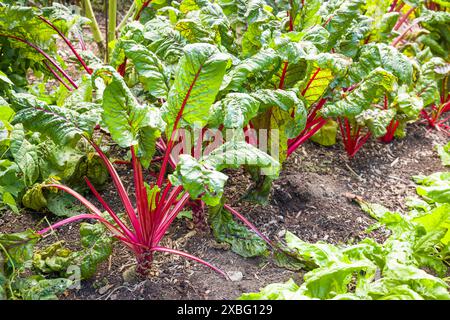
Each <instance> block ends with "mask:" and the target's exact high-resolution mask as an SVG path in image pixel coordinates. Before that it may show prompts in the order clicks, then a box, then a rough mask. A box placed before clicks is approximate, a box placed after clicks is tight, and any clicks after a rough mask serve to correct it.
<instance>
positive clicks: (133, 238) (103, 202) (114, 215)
mask: <svg viewBox="0 0 450 320" xmlns="http://www.w3.org/2000/svg"><path fill="white" fill-rule="evenodd" d="M84 180H85V181H86V184H87V185H88V187H89V189H90V190H91V192H92V193H93V194H94V196H95V198H97V200H98V202H100V204H101V205H102V206H103V208H105V210H106V211H107V212H108V213H109V215H110V216H111V218H112V219H113V220H114V222H115V223H117V225H118V226H119V228H120V229H121V230H122V231H123V233H124V234H125V235H126V236H127V237H128V238H129V239H131V240H133V241H134V242H136V241H137V239H136V237H135V236H134V234H132V233H131V231H130V230H129V229H128V228H127V226H125V225H124V224H123V222H122V221H121V220H120V219H119V217H117V215H116V214H115V212H114V211H113V210H112V209H111V207H110V206H109V205H108V203H106V201H105V200H104V199H103V197H102V196H101V195H100V194H99V193H98V191H97V190H96V189H95V187H94V186H93V185H92V183H91V182H90V181H89V179H88V178H87V177H84Z"/></svg>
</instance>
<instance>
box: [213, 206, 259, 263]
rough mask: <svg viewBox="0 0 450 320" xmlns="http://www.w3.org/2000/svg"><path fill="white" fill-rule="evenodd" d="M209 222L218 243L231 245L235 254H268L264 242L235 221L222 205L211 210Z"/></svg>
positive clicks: (245, 255)
mask: <svg viewBox="0 0 450 320" xmlns="http://www.w3.org/2000/svg"><path fill="white" fill-rule="evenodd" d="M208 220H209V222H210V225H211V228H212V230H213V234H214V237H215V238H216V239H217V241H219V242H225V243H228V244H230V245H231V250H232V251H233V252H236V253H237V254H239V255H241V256H243V257H257V256H261V255H266V254H267V245H266V243H265V242H264V240H262V239H261V238H260V237H259V236H258V235H256V234H255V233H253V232H252V231H250V230H249V229H248V228H247V227H246V226H244V225H241V224H238V223H237V222H236V221H234V219H233V216H232V214H231V213H229V212H228V211H226V210H224V209H223V205H222V204H219V205H217V206H215V207H211V208H210V210H209V217H208Z"/></svg>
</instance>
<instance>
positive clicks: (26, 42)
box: [0, 33, 78, 89]
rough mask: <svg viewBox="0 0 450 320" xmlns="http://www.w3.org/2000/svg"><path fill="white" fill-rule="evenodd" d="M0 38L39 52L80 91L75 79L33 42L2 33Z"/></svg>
mask: <svg viewBox="0 0 450 320" xmlns="http://www.w3.org/2000/svg"><path fill="white" fill-rule="evenodd" d="M0 37H6V38H11V39H14V40H17V41H20V42H22V43H25V44H26V45H28V46H30V47H32V48H33V49H34V50H36V51H37V52H39V53H40V54H41V55H42V56H43V57H44V58H45V59H47V60H48V61H49V62H50V63H51V64H52V65H53V66H54V67H55V68H56V70H58V71H59V72H60V73H61V74H62V75H63V76H64V77H65V78H66V79H67V80H68V81H69V82H70V84H71V85H72V86H73V87H74V88H75V89H78V86H77V84H76V83H75V81H73V79H72V78H71V77H70V76H69V75H68V74H67V73H66V72H65V71H64V70H63V69H62V68H61V67H60V66H59V65H58V64H57V63H56V62H55V60H53V58H52V57H50V56H49V55H48V54H47V53H46V52H45V51H44V50H42V49H41V48H39V47H38V46H37V45H35V44H33V43H31V42H29V41H27V40H24V39H22V38H19V37H16V36H12V35H7V34H1V33H0Z"/></svg>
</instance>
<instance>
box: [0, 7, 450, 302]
mask: <svg viewBox="0 0 450 320" xmlns="http://www.w3.org/2000/svg"><path fill="white" fill-rule="evenodd" d="M84 3H86V1H85V2H84ZM448 7H449V6H448V3H446V2H443V1H440V2H430V1H397V0H394V1H361V0H330V1H318V0H312V1H304V0H302V1H295V0H294V1H264V0H252V1H239V0H236V1H228V0H218V1H214V2H212V1H208V0H182V1H181V2H176V1H158V2H152V1H135V3H134V4H133V7H132V8H133V9H134V11H133V10H131V11H130V14H129V15H127V16H128V20H127V21H126V22H127V23H125V24H123V27H122V28H121V29H120V34H119V35H118V36H117V38H116V39H115V40H113V41H111V42H110V43H108V48H109V49H110V52H111V54H110V55H109V61H108V63H105V62H104V61H103V60H102V59H99V58H98V57H96V56H95V55H94V53H93V52H92V51H91V50H89V49H88V46H87V45H86V41H85V39H84V37H83V36H84V34H85V33H86V32H85V31H86V30H87V28H88V26H89V25H90V21H89V19H86V18H83V17H81V16H78V15H74V14H73V13H72V10H71V9H70V8H67V7H64V6H62V5H60V4H57V3H55V4H53V5H52V6H51V7H45V8H36V7H25V6H16V5H15V4H14V2H10V1H3V2H0V43H1V49H0V56H1V60H0V110H1V113H0V155H1V160H0V195H1V196H2V201H3V203H4V205H5V207H7V208H10V209H11V210H13V211H15V212H18V211H19V207H20V205H23V206H25V207H27V208H30V209H32V210H34V211H44V212H47V211H50V212H52V213H53V214H55V215H57V216H61V217H65V218H64V219H63V220H60V221H57V222H56V223H54V224H52V225H50V226H49V227H46V228H44V229H42V230H40V231H38V232H34V231H31V230H29V231H27V232H24V233H18V234H2V235H1V236H0V245H1V246H0V249H1V252H2V253H1V255H0V256H1V257H2V259H1V260H0V261H2V264H3V266H4V268H3V270H4V272H3V274H2V275H1V277H0V296H1V295H2V294H3V295H4V296H7V297H19V298H29V297H33V298H36V297H40V296H39V295H40V294H44V293H45V294H46V296H45V297H48V296H49V292H57V291H58V290H61V288H63V287H65V286H67V285H68V282H67V281H66V280H67V279H66V278H56V279H54V278H52V279H47V278H45V277H43V276H39V277H34V278H30V277H29V278H24V277H21V276H20V275H21V274H22V273H23V270H24V269H27V268H30V263H29V262H30V260H32V262H33V263H32V267H33V268H34V269H35V270H36V269H37V270H39V271H40V272H41V273H52V274H55V273H56V274H60V275H64V276H66V275H67V266H69V265H73V264H77V263H78V264H79V263H84V265H83V266H82V277H83V278H87V277H89V276H91V275H92V274H93V273H94V272H95V268H96V265H97V264H98V263H100V262H101V261H103V260H104V259H106V258H107V256H108V255H109V254H110V252H111V238H110V237H107V236H105V234H110V235H112V236H113V238H114V239H116V240H119V241H120V242H121V243H123V245H125V246H127V247H128V248H129V249H130V250H131V251H132V252H133V253H134V254H135V256H136V259H137V270H138V271H139V273H141V274H146V273H147V272H148V270H149V268H150V266H151V264H152V261H153V258H154V254H155V253H156V252H169V253H173V254H178V255H181V256H184V257H186V258H189V259H193V260H195V261H198V262H200V263H203V264H204V265H207V266H209V267H211V268H212V269H214V270H215V271H217V272H218V273H220V274H222V275H223V276H225V277H227V275H226V273H225V272H223V271H222V270H220V269H219V268H218V267H216V266H213V265H211V264H210V263H208V262H206V261H204V260H202V259H200V258H199V257H195V256H192V255H190V254H189V253H186V252H182V251H178V250H175V249H173V248H169V247H164V246H162V245H161V241H162V240H163V238H164V235H165V234H166V233H167V231H168V229H169V227H170V226H171V225H172V223H173V222H174V220H175V219H176V217H177V216H178V215H179V213H180V212H181V211H183V210H186V209H189V210H191V211H192V212H193V215H194V216H195V217H196V219H197V220H198V221H203V220H204V219H205V215H206V213H207V212H209V214H208V220H209V222H210V224H211V228H212V229H213V232H214V235H215V236H216V237H217V238H218V239H219V241H221V242H227V243H229V244H230V245H231V248H232V250H233V251H235V252H237V253H239V254H241V255H243V256H245V257H252V256H258V255H267V254H268V252H269V249H271V250H272V252H273V253H274V255H275V257H276V258H277V261H278V263H279V264H280V265H283V264H286V263H288V262H287V259H290V256H289V255H285V254H284V253H283V252H284V250H287V251H289V250H288V249H286V248H284V247H283V245H281V244H279V243H274V242H272V241H271V240H269V239H268V238H267V237H266V236H264V235H263V234H261V232H259V231H258V229H257V228H256V227H255V226H254V225H253V224H252V223H251V222H250V221H248V220H247V219H246V218H245V216H243V215H242V214H241V213H239V212H238V211H237V210H235V209H234V208H232V207H231V206H230V205H228V204H227V203H226V199H224V197H223V193H224V187H225V184H226V182H227V179H228V176H227V175H226V174H225V173H223V172H222V171H224V170H225V172H229V170H230V169H238V168H241V167H243V168H244V170H245V171H246V172H247V173H248V174H249V175H250V176H251V177H252V179H253V181H254V185H253V186H251V188H249V190H248V191H247V193H246V195H245V199H246V200H249V201H255V202H258V203H264V202H266V201H267V198H268V196H269V194H270V187H271V183H272V181H273V180H274V179H276V178H277V176H278V174H279V171H280V169H281V166H282V163H283V162H284V161H285V160H286V158H288V157H289V156H290V155H291V154H293V153H294V152H295V150H297V149H298V148H299V147H300V146H301V145H302V144H303V143H305V142H306V141H307V140H309V139H312V140H313V141H314V142H316V143H319V144H323V145H330V144H334V143H335V140H336V135H338V134H340V135H341V136H342V143H343V144H344V146H345V151H346V152H347V154H348V156H349V157H353V156H355V154H356V153H357V152H358V150H360V149H361V147H362V146H363V145H364V143H365V142H366V141H368V139H370V138H371V137H372V138H375V139H379V140H380V141H382V142H391V141H392V140H393V139H394V138H395V137H398V138H400V137H403V136H405V134H406V125H407V123H410V122H415V121H425V122H426V123H427V125H429V126H430V127H433V128H436V129H439V130H443V131H448V129H449V128H448V126H447V124H446V121H447V118H446V113H447V111H448V109H449V108H450V105H449V103H450V101H449V97H450V96H449V93H448V82H447V79H448V75H449V71H450V67H449V63H448V50H449V45H450V39H449V38H448V37H449V34H450V33H449V32H448V31H449V30H448V25H449V20H450V14H449V13H448V12H447V10H448ZM85 9H86V8H85ZM180 129H185V130H186V131H181V130H180ZM182 132H190V133H191V134H185V133H182ZM222 133H223V134H222ZM217 137H220V139H219V138H217ZM263 140H264V141H265V143H266V146H276V147H272V148H269V150H268V151H267V152H264V151H263V150H261V148H258V146H259V147H260V146H261V141H263ZM255 141H256V143H255ZM117 146H118V147H119V148H120V149H121V150H122V149H123V150H126V155H123V157H122V158H120V159H119V158H117V154H118V153H117V152H112V151H113V150H115V148H117ZM180 146H181V147H180ZM174 150H177V152H175V151H174ZM114 157H116V158H114ZM122 164H125V165H128V166H130V167H131V168H132V172H133V173H132V180H133V182H132V187H133V191H134V192H133V194H130V193H129V192H128V189H127V187H126V186H125V185H124V184H123V183H122V181H121V178H120V176H119V174H118V172H117V169H116V168H117V165H122ZM109 179H110V180H109ZM108 181H112V183H113V185H114V187H115V189H116V191H117V194H118V196H119V199H120V202H121V204H122V208H115V207H113V206H112V205H111V204H109V203H108V199H104V198H103V197H102V195H101V190H100V189H101V188H102V187H104V186H105V185H106V184H107V183H108ZM87 192H90V194H92V195H93V196H94V197H95V199H96V202H95V203H97V204H98V205H96V204H94V202H93V201H90V200H88V199H87V198H86V197H85V196H84V194H86V193H87ZM73 199H76V200H77V201H78V202H76V201H74V200H73ZM80 203H81V205H80ZM233 217H234V218H236V219H237V220H240V221H241V222H242V223H243V224H244V225H246V227H248V228H246V227H244V226H243V225H242V224H238V223H237V222H236V221H235V220H234V219H233ZM86 219H93V220H96V221H98V222H100V224H96V225H94V226H96V227H95V228H94V227H92V225H89V224H82V226H81V229H80V233H81V236H82V245H83V249H82V250H81V251H70V250H69V249H67V248H66V247H65V246H64V244H63V243H61V242H58V243H56V244H53V245H51V246H50V247H47V248H45V249H43V251H42V250H41V251H37V252H36V250H34V245H35V244H36V243H37V241H39V240H40V239H42V238H44V237H46V236H47V235H48V234H49V233H51V232H52V231H54V230H55V229H58V228H59V227H62V226H64V225H67V224H69V223H72V222H75V221H78V220H86ZM249 229H250V230H251V231H249ZM108 232H109V233H108ZM100 234H101V235H102V236H100ZM96 239H103V240H102V241H100V243H99V242H98V241H96ZM18 248H19V250H18ZM55 261H57V263H56V262H55ZM19 280H20V281H19ZM50 280H52V281H53V280H54V281H56V282H52V281H50ZM58 281H59V282H58ZM36 283H38V284H39V285H36ZM49 286H51V287H52V288H53V289H52V290H53V291H52V290H50V289H49ZM31 288H33V289H31ZM31 290H34V291H33V292H31ZM39 290H40V291H39ZM50 296H52V294H50Z"/></svg>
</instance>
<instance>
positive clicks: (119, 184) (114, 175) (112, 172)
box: [90, 142, 142, 240]
mask: <svg viewBox="0 0 450 320" xmlns="http://www.w3.org/2000/svg"><path fill="white" fill-rule="evenodd" d="M90 143H91V145H92V146H93V147H94V149H95V151H96V152H97V153H98V155H99V156H100V158H101V159H102V160H103V163H104V164H105V165H106V169H107V170H108V172H109V174H110V176H111V178H112V180H113V183H114V185H115V186H116V189H117V191H118V193H119V196H120V199H121V200H122V203H123V205H124V207H125V211H126V212H127V215H128V217H129V219H130V222H131V224H132V225H133V229H134V231H135V232H136V236H137V239H138V240H141V239H142V234H141V229H140V226H139V221H138V219H137V216H136V213H135V212H134V208H133V205H132V204H131V200H130V198H129V197H128V194H127V191H126V189H125V187H124V186H123V184H122V181H121V180H120V178H119V175H118V174H117V171H116V169H115V168H114V167H113V165H112V164H111V162H110V161H109V159H108V157H107V156H106V155H105V154H104V153H103V151H102V150H101V149H100V148H99V147H98V146H97V145H96V144H95V143H93V142H90Z"/></svg>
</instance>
